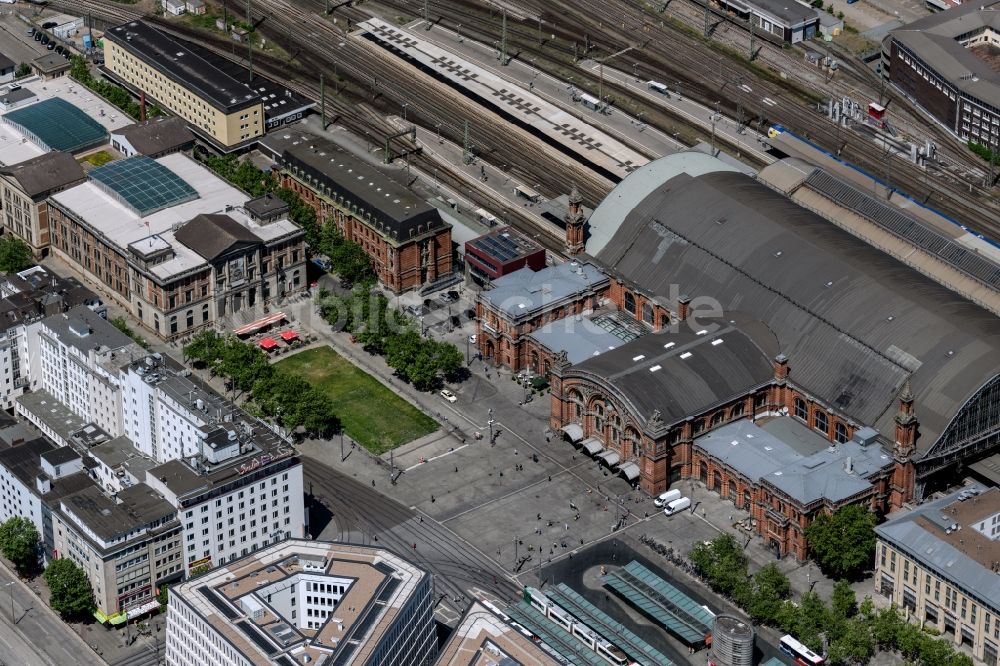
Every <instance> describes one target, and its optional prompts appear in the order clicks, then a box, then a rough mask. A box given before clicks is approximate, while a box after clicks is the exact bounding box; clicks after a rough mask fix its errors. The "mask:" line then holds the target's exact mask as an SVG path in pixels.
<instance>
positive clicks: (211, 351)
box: [184, 330, 226, 367]
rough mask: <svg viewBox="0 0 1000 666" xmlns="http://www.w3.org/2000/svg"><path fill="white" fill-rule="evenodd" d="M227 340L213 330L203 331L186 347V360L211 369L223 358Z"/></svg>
mask: <svg viewBox="0 0 1000 666" xmlns="http://www.w3.org/2000/svg"><path fill="white" fill-rule="evenodd" d="M225 347H226V343H225V338H223V337H222V336H220V335H219V334H218V333H216V332H215V331H213V330H205V331H201V332H200V333H198V334H197V335H195V336H194V338H192V340H191V342H189V343H188V344H186V345H184V358H186V359H190V360H193V361H196V362H197V363H200V364H202V365H204V366H209V367H211V366H212V365H213V364H214V363H215V362H216V361H217V360H219V359H221V358H222V354H223V351H224V350H225Z"/></svg>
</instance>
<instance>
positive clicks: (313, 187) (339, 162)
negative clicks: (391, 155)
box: [261, 132, 454, 293]
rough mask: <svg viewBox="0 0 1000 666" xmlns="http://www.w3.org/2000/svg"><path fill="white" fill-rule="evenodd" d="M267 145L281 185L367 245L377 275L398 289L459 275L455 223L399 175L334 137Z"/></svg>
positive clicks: (296, 135)
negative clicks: (455, 262) (456, 271)
mask: <svg viewBox="0 0 1000 666" xmlns="http://www.w3.org/2000/svg"><path fill="white" fill-rule="evenodd" d="M261 150H262V151H263V152H265V153H266V154H269V155H271V156H272V158H273V159H274V160H275V163H276V168H275V170H274V171H275V173H277V174H278V176H279V177H280V178H281V184H282V185H283V186H284V187H287V188H289V189H291V190H294V191H295V192H297V193H298V194H299V196H301V197H302V200H303V201H304V202H305V203H307V204H309V205H310V206H312V207H313V208H314V209H315V210H316V217H317V219H318V220H319V221H320V223H321V224H324V225H325V224H335V225H337V228H338V229H339V230H340V232H341V233H342V234H343V235H344V237H345V238H346V239H348V240H351V241H354V242H355V243H357V244H358V245H360V246H361V247H362V248H363V249H364V251H365V253H366V254H368V256H369V257H370V258H371V260H372V266H373V267H374V269H375V274H376V275H377V276H378V279H379V282H381V283H382V284H383V285H385V287H386V288H387V289H390V290H391V291H393V292H395V293H400V292H403V291H407V290H409V289H420V288H424V287H427V286H429V285H431V284H434V283H440V282H445V281H448V280H450V279H452V271H453V262H452V259H453V255H454V250H453V248H452V241H451V225H450V224H448V223H447V222H445V221H444V220H443V219H442V218H441V213H440V212H439V211H438V210H437V209H436V208H435V207H433V206H431V205H430V204H429V203H427V202H426V201H424V200H423V199H421V198H420V197H418V196H416V195H415V194H414V193H413V192H412V191H411V190H410V189H409V188H408V187H407V185H406V183H405V181H401V180H399V177H398V176H397V175H396V173H392V172H389V171H386V170H382V169H381V168H379V167H377V166H376V165H374V164H373V163H372V162H369V161H367V160H365V159H364V158H362V157H358V156H357V155H354V154H352V153H351V152H349V151H347V150H345V149H343V148H341V147H340V146H338V145H337V144H335V143H333V142H332V141H330V140H328V139H324V138H322V137H318V136H315V135H313V134H307V133H304V132H287V133H280V134H277V133H276V134H272V135H271V136H268V137H267V138H265V139H264V140H262V141H261Z"/></svg>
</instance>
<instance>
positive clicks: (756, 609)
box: [746, 562, 790, 624]
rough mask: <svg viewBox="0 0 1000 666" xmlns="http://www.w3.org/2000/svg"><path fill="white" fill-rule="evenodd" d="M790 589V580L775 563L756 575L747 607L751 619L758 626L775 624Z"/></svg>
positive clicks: (751, 585)
mask: <svg viewBox="0 0 1000 666" xmlns="http://www.w3.org/2000/svg"><path fill="white" fill-rule="evenodd" d="M789 589H790V586H789V583H788V578H787V577H785V574H783V573H781V570H780V569H778V565H776V564H775V563H773V562H772V563H770V564H768V565H767V566H765V567H764V568H762V569H761V570H760V571H758V572H757V573H755V574H754V575H753V580H752V581H751V584H750V593H749V595H748V599H747V606H746V611H747V613H748V614H749V615H750V619H751V620H753V621H754V622H755V623H756V624H761V623H772V622H775V621H776V620H777V619H778V616H779V614H780V612H781V606H782V603H783V602H784V600H785V599H786V598H788V591H789Z"/></svg>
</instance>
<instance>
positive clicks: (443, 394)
mask: <svg viewBox="0 0 1000 666" xmlns="http://www.w3.org/2000/svg"><path fill="white" fill-rule="evenodd" d="M441 397H442V398H444V399H445V400H447V401H448V402H455V401H457V400H458V397H457V396H456V395H455V394H454V393H452V392H451V391H449V390H448V389H442V391H441Z"/></svg>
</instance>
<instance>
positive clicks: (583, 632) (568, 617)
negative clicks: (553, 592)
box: [525, 587, 638, 666]
mask: <svg viewBox="0 0 1000 666" xmlns="http://www.w3.org/2000/svg"><path fill="white" fill-rule="evenodd" d="M525 596H526V598H527V600H528V602H529V603H530V604H531V606H532V608H534V609H535V610H537V611H538V612H540V613H542V614H544V615H545V617H547V618H549V619H550V620H552V622H554V623H556V624H558V625H559V626H560V627H562V628H563V629H565V630H566V631H568V632H570V633H571V634H572V635H573V636H574V637H575V638H576V639H577V640H579V641H580V642H581V643H583V644H584V645H586V646H587V647H589V648H590V649H591V650H593V651H594V652H596V653H597V654H598V655H599V656H600V657H601V658H602V659H604V660H605V661H606V662H608V663H609V664H614V665H615V666H638V664H637V663H636V662H634V661H632V660H630V659H629V658H628V655H626V654H625V653H624V652H622V651H621V650H620V649H618V647H617V646H615V645H614V644H613V643H609V642H608V641H606V640H604V639H603V638H601V636H599V635H598V634H597V632H596V631H594V630H593V629H591V628H590V627H589V626H587V625H586V624H584V623H583V622H581V621H580V620H578V619H577V618H576V617H575V616H574V615H573V614H572V613H570V612H569V611H567V610H566V609H565V608H563V607H562V606H560V605H559V604H557V603H556V602H554V601H552V600H551V599H549V598H548V597H547V596H545V595H544V594H542V592H541V591H540V590H537V589H535V588H533V587H528V588H525Z"/></svg>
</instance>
